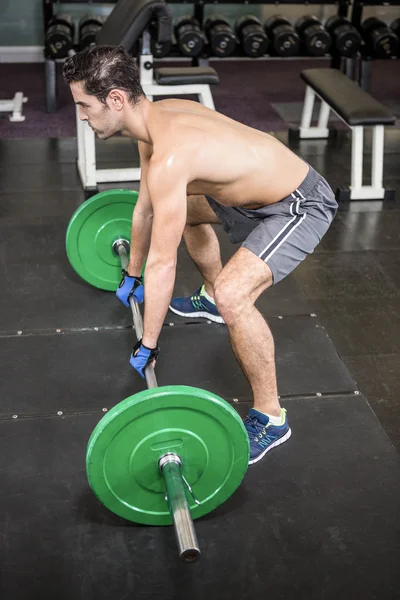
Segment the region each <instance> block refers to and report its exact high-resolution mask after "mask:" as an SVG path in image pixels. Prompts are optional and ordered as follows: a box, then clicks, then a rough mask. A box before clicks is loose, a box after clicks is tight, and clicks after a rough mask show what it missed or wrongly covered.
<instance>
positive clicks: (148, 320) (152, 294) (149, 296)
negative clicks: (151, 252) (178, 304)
mask: <svg viewBox="0 0 400 600" xmlns="http://www.w3.org/2000/svg"><path fill="white" fill-rule="evenodd" d="M175 274H176V261H174V262H172V261H171V262H169V263H156V264H153V265H151V264H150V265H149V264H147V266H146V273H145V286H144V289H145V304H144V306H145V308H144V334H143V339H142V342H143V344H144V345H145V346H147V347H148V348H154V347H155V346H156V344H157V341H158V338H159V336H160V332H161V328H162V326H163V323H164V319H165V315H166V314H167V311H168V306H169V303H170V300H171V297H172V292H173V289H174V283H175Z"/></svg>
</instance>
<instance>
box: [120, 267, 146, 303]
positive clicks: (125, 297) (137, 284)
mask: <svg viewBox="0 0 400 600" xmlns="http://www.w3.org/2000/svg"><path fill="white" fill-rule="evenodd" d="M116 295H117V298H118V299H119V300H121V302H122V303H123V304H125V306H127V307H128V308H129V306H130V304H129V298H130V297H131V296H133V297H134V298H135V300H136V302H139V304H140V303H142V302H143V298H144V287H143V277H134V276H131V275H129V273H128V272H127V271H125V269H122V279H121V283H120V284H119V287H118V289H117V292H116Z"/></svg>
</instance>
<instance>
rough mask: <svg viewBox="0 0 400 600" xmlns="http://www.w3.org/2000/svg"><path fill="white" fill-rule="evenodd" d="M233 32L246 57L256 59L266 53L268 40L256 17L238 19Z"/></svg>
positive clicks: (246, 16) (249, 16) (245, 16)
mask: <svg viewBox="0 0 400 600" xmlns="http://www.w3.org/2000/svg"><path fill="white" fill-rule="evenodd" d="M235 31H236V35H237V37H238V38H239V41H240V43H241V46H242V48H243V51H244V53H245V54H246V55H247V56H251V57H253V58H256V57H258V56H262V55H263V54H265V53H266V51H267V49H268V45H269V40H268V37H267V35H266V33H265V31H264V29H263V26H262V25H261V22H260V21H259V20H258V19H257V17H255V16H254V15H244V16H243V17H240V18H239V19H238V20H237V21H236V24H235Z"/></svg>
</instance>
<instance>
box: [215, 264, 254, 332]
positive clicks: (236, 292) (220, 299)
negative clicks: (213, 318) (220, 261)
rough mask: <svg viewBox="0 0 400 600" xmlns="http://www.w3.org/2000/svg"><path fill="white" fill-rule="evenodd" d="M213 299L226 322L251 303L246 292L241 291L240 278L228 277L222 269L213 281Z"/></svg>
mask: <svg viewBox="0 0 400 600" xmlns="http://www.w3.org/2000/svg"><path fill="white" fill-rule="evenodd" d="M214 300H215V304H216V306H217V308H218V311H219V313H220V315H221V316H222V317H223V319H224V321H225V322H226V323H229V322H230V321H232V320H234V319H235V318H236V316H237V315H238V314H241V313H243V311H244V310H246V307H248V306H249V305H251V304H252V302H251V299H250V298H249V296H248V294H245V293H243V287H242V286H240V278H239V279H238V278H235V279H230V278H229V277H226V275H225V274H224V272H223V270H222V271H221V274H220V275H219V276H218V277H217V279H216V280H215V283H214Z"/></svg>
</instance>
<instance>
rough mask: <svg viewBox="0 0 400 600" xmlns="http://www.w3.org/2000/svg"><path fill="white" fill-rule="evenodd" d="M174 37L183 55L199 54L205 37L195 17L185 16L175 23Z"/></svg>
mask: <svg viewBox="0 0 400 600" xmlns="http://www.w3.org/2000/svg"><path fill="white" fill-rule="evenodd" d="M175 37H176V41H177V44H178V47H179V51H180V53H181V54H182V55H183V56H191V57H193V56H199V55H200V54H201V52H202V50H203V47H204V44H205V37H204V34H203V32H202V30H201V29H200V25H199V22H198V21H197V19H195V18H194V17H191V16H185V17H181V18H180V19H178V21H177V22H176V24H175Z"/></svg>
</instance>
